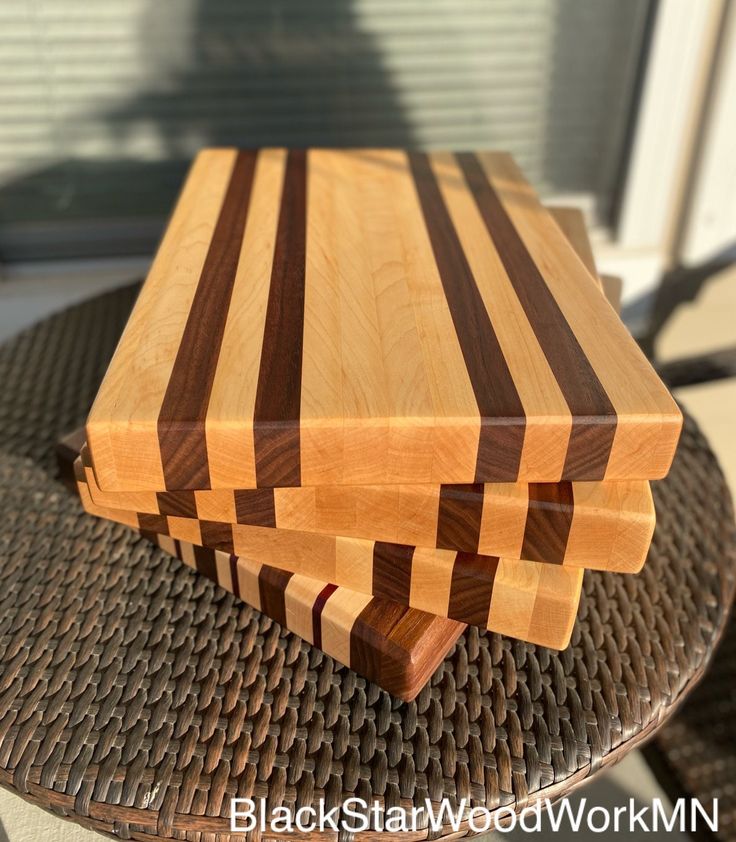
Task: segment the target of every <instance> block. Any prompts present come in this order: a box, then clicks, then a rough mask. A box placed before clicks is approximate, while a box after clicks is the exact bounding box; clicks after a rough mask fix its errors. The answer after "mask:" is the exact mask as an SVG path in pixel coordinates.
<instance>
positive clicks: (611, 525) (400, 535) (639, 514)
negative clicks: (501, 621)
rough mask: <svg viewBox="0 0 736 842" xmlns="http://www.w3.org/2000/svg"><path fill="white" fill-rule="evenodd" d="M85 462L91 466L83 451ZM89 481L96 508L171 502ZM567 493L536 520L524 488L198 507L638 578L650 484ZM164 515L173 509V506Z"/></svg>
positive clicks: (278, 494) (409, 489)
mask: <svg viewBox="0 0 736 842" xmlns="http://www.w3.org/2000/svg"><path fill="white" fill-rule="evenodd" d="M83 458H88V457H86V456H85V454H84V451H83ZM84 479H85V482H86V484H87V492H86V493H87V494H88V495H89V496H90V498H91V501H92V502H93V503H94V504H95V505H96V506H100V507H102V508H106V509H122V510H133V511H138V512H140V513H141V514H151V515H159V514H160V513H161V510H162V507H161V505H160V501H161V499H162V498H164V499H167V500H168V498H169V495H168V493H164V494H159V495H158V497H157V495H156V494H155V493H149V492H129V493H128V492H118V493H115V492H102V491H100V489H99V487H98V486H97V484H96V481H95V477H94V472H93V471H92V469H91V467H90V466H89V465H87V466H86V467H85V470H84ZM555 487H556V486H555V485H554V484H552V485H551V488H555ZM570 488H571V492H572V494H571V499H570V498H569V497H568V498H567V499H560V498H559V495H558V497H557V499H556V503H555V505H554V506H550V507H545V506H540V505H539V502H538V501H537V503H536V504H534V512H533V515H532V516H530V507H531V506H532V505H533V504H532V493H533V486H531V485H529V484H526V483H492V484H486V485H475V486H469V485H459V486H354V487H339V486H336V487H334V488H319V489H315V488H277V489H273V490H271V489H245V490H243V491H236V492H233V491H225V490H216V491H202V492H194V498H195V502H196V507H197V518H198V520H200V521H211V522H218V521H221V522H223V523H235V522H236V520H239V521H240V522H241V523H243V524H245V525H254V526H257V525H268V526H275V527H278V528H279V529H282V530H288V531H297V532H310V533H316V534H320V535H328V536H334V535H340V536H342V537H345V538H348V539H350V538H363V539H366V540H369V539H373V540H378V541H383V542H386V543H393V544H404V545H408V546H418V547H422V546H424V547H429V548H433V547H438V548H445V549H451V550H457V551H461V552H478V553H480V554H481V555H495V556H501V557H504V558H509V559H513V558H527V559H529V560H531V561H545V562H547V561H550V562H555V563H562V564H565V565H568V566H573V567H585V568H589V569H601V570H613V571H616V572H629V573H632V572H637V571H638V570H639V569H641V566H642V565H643V563H644V560H645V558H646V554H647V551H648V548H649V545H650V543H651V538H652V533H653V531H654V524H655V512H654V504H653V501H652V495H651V491H650V489H649V484H648V483H647V482H644V481H634V482H617V483H607V482H604V483H585V482H581V483H571V484H570ZM443 498H444V503H443V502H441V501H442V499H443ZM272 500H273V511H272V508H271V501H272ZM451 500H452V501H453V502H452V503H451V502H450V501H451ZM284 501H285V502H284ZM302 501H304V502H303V505H301V502H302ZM139 503H140V504H143V505H140V506H138V505H137V504H139ZM167 505H168V506H169V508H171V509H174V508H175V506H174V504H173V503H172V502H170V501H169V502H168V503H167ZM238 510H239V512H240V514H239V516H236V515H237V512H238ZM478 511H480V525H479V528H478V529H477V537H476V525H477V516H478ZM561 517H562V518H565V519H566V520H570V519H571V520H572V522H571V524H570V526H569V535H568V538H567V543H566V544H565V545H564V552H563V553H562V555H561V554H560V553H561V547H562V545H561V540H560V531H559V525H556V524H558V523H559V520H560V518H561ZM345 547H346V549H345V550H344V552H345V553H346V561H345V564H350V563H353V559H352V555H351V553H352V554H353V555H354V554H355V544H354V543H348V544H346V545H345ZM347 548H349V549H347ZM358 554H359V555H360V553H358ZM364 587H365V585H364Z"/></svg>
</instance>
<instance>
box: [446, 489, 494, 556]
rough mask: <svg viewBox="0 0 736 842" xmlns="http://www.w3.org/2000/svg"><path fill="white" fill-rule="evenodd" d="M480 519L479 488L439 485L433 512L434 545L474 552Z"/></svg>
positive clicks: (481, 504) (476, 550)
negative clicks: (435, 524)
mask: <svg viewBox="0 0 736 842" xmlns="http://www.w3.org/2000/svg"><path fill="white" fill-rule="evenodd" d="M482 516H483V485H482V483H476V484H475V485H442V486H440V505H439V510H438V512H437V541H436V543H437V546H438V547H441V548H442V549H445V550H466V551H467V552H472V553H476V552H478V542H479V541H480V524H481V517H482Z"/></svg>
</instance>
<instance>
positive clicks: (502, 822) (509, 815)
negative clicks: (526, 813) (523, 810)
mask: <svg viewBox="0 0 736 842" xmlns="http://www.w3.org/2000/svg"><path fill="white" fill-rule="evenodd" d="M518 820H519V817H518V816H517V815H516V813H515V812H514V809H513V808H512V807H499V808H498V810H496V812H495V813H494V815H493V826H494V830H496V831H497V832H498V833H509V832H510V831H512V830H514V829H515V828H516V822H517V821H518Z"/></svg>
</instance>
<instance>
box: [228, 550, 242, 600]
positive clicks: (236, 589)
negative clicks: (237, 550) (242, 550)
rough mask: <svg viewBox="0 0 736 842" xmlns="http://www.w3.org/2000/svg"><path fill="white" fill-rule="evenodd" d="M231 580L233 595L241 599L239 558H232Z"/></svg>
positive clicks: (232, 556)
mask: <svg viewBox="0 0 736 842" xmlns="http://www.w3.org/2000/svg"><path fill="white" fill-rule="evenodd" d="M230 579H231V580H232V591H233V594H234V595H235V596H236V597H237V598H238V599H240V580H239V579H238V557H237V556H236V555H231V556H230Z"/></svg>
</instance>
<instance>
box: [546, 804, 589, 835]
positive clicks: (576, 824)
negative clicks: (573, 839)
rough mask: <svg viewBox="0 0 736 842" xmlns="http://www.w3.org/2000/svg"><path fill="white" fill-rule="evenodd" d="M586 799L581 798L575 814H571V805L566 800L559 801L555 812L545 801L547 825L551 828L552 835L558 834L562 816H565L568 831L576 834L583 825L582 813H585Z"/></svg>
mask: <svg viewBox="0 0 736 842" xmlns="http://www.w3.org/2000/svg"><path fill="white" fill-rule="evenodd" d="M586 801H587V799H586V798H581V799H580V803H579V804H578V811H577V814H573V812H572V804H570V802H569V801H568V800H567V798H563V799H562V801H560V804H559V807H558V808H557V812H556V813H555V811H554V810H553V809H552V805H551V803H550V801H549V799H547V810H548V812H549V825H550V827H551V828H552V830H553V832H554V833H558V832H559V830H560V828H561V827H562V820H563V816H567V821H568V822H569V823H570V829H571V830H573V831H574V832H575V833H577V832H578V831H579V830H580V826H581V825H582V823H583V812H584V811H585V804H586Z"/></svg>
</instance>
